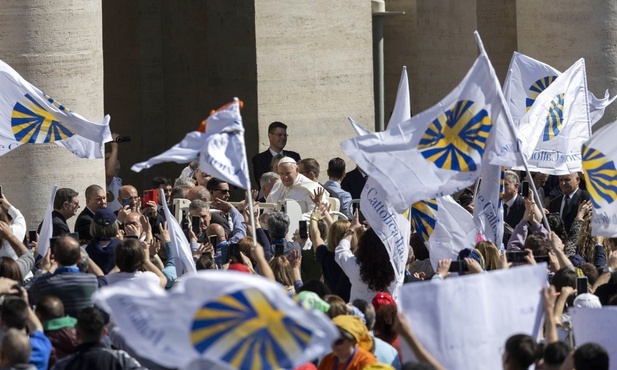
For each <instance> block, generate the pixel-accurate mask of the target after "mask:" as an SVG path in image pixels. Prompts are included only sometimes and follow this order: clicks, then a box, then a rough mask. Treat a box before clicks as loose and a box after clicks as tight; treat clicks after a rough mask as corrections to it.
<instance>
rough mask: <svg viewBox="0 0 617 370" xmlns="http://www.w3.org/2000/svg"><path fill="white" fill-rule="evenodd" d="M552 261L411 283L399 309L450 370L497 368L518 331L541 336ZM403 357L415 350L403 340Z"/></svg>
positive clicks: (405, 287)
mask: <svg viewBox="0 0 617 370" xmlns="http://www.w3.org/2000/svg"><path fill="white" fill-rule="evenodd" d="M545 285H546V264H544V265H542V264H540V265H538V266H529V265H528V266H520V267H516V268H511V269H508V270H497V271H491V272H488V273H483V274H473V275H469V276H461V277H451V278H447V279H446V280H445V281H431V282H425V283H421V284H405V285H403V287H402V288H401V292H400V299H399V302H398V303H399V306H398V307H399V311H400V312H402V313H403V314H404V315H405V317H406V318H407V320H408V321H409V326H411V327H412V328H413V330H414V332H415V333H416V335H417V338H418V340H419V341H420V342H421V343H422V345H423V346H424V347H425V348H426V351H427V352H428V353H430V354H431V355H432V356H433V357H434V358H435V359H436V360H437V361H438V362H439V363H440V364H441V366H442V367H443V368H444V369H456V370H495V369H501V368H502V354H503V352H504V345H505V343H506V341H507V340H508V338H509V337H510V336H512V335H514V334H519V333H523V334H528V335H530V336H532V337H534V338H536V337H537V334H538V332H539V331H540V328H541V324H542V296H541V294H540V292H541V290H542V287H543V286H545ZM401 350H402V356H403V357H404V358H405V359H408V358H409V356H410V354H411V351H410V350H409V349H408V347H407V346H406V345H405V344H404V343H402V344H401Z"/></svg>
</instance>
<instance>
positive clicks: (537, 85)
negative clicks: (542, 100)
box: [525, 76, 557, 110]
mask: <svg viewBox="0 0 617 370" xmlns="http://www.w3.org/2000/svg"><path fill="white" fill-rule="evenodd" d="M556 78H557V76H546V77H542V78H541V79H539V80H537V81H536V82H534V83H533V84H532V85H531V86H529V90H527V99H526V100H525V106H526V110H529V109H531V106H532V105H533V103H534V102H535V101H536V99H537V98H538V95H540V93H542V91H544V90H545V89H546V88H547V87H548V86H549V85H550V84H552V83H553V81H555V79H556Z"/></svg>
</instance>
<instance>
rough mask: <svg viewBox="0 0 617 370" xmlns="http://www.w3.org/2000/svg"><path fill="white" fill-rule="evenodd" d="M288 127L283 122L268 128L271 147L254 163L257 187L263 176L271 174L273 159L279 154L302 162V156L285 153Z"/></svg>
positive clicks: (256, 157)
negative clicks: (267, 173)
mask: <svg viewBox="0 0 617 370" xmlns="http://www.w3.org/2000/svg"><path fill="white" fill-rule="evenodd" d="M287 136H288V135H287V125H286V124H284V123H282V122H272V123H271V124H270V126H268V140H269V141H270V146H269V147H268V149H266V151H265V152H262V153H259V154H257V155H255V156H254V157H253V159H252V161H253V178H254V179H255V183H257V187H259V179H261V175H263V174H264V173H266V172H270V171H271V168H270V163H271V162H272V158H273V157H274V156H275V155H277V154H283V155H285V156H286V157H291V158H293V159H294V160H295V161H296V162H298V161H300V154H298V153H296V152H292V151H290V150H285V151H283V148H285V145H287Z"/></svg>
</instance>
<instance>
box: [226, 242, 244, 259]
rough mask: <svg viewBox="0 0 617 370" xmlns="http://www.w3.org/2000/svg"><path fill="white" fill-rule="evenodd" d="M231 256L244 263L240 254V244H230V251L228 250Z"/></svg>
mask: <svg viewBox="0 0 617 370" xmlns="http://www.w3.org/2000/svg"><path fill="white" fill-rule="evenodd" d="M227 253H228V255H229V258H233V259H234V260H235V261H236V262H238V263H242V255H241V254H240V244H238V243H232V244H229V251H228V252H227Z"/></svg>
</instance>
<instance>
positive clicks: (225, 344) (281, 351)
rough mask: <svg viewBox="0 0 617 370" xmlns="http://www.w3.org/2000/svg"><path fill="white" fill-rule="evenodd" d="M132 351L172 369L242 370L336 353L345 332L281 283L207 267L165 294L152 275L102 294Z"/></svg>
mask: <svg viewBox="0 0 617 370" xmlns="http://www.w3.org/2000/svg"><path fill="white" fill-rule="evenodd" d="M94 301H95V304H96V305H97V306H99V307H101V308H103V309H104V310H105V311H107V312H109V313H110V314H111V318H112V320H113V321H114V322H115V323H116V325H117V326H118V327H119V329H120V332H121V333H122V335H123V337H124V338H125V339H126V341H127V342H128V343H130V345H131V348H132V349H133V350H134V351H135V352H136V353H138V354H139V355H140V356H143V357H145V358H147V359H150V360H152V361H154V362H156V363H157V364H160V365H162V366H166V367H172V368H180V369H186V368H188V367H189V366H190V365H191V363H194V362H199V360H200V359H209V360H211V361H214V362H216V363H219V364H221V365H226V366H228V367H232V368H236V369H280V368H285V369H289V368H293V367H295V366H298V365H300V364H303V363H306V362H308V361H311V360H313V359H315V358H319V357H321V356H323V355H325V354H327V353H329V352H331V351H332V349H331V347H330V345H331V343H332V342H333V341H335V340H336V339H337V338H338V337H339V331H338V329H336V327H335V326H334V325H333V324H332V322H331V321H330V319H328V317H327V316H325V315H324V314H323V313H321V312H320V311H317V310H314V309H305V308H303V306H301V305H299V304H298V303H296V302H294V301H293V300H292V299H291V298H290V297H289V296H288V295H287V293H286V291H285V290H284V289H283V287H282V286H281V285H280V284H279V283H276V282H273V281H270V280H267V279H264V278H262V277H259V276H257V275H250V274H245V273H239V272H233V271H200V272H199V273H197V274H193V275H190V276H188V277H186V279H182V280H181V281H180V283H179V284H178V285H177V286H175V287H174V289H172V290H170V291H168V292H165V291H162V290H161V289H160V288H158V286H156V285H155V284H153V283H151V282H149V281H146V280H140V279H136V280H132V281H123V282H121V283H118V284H116V285H113V286H109V287H104V288H102V289H100V290H99V291H97V292H96V293H95V295H94Z"/></svg>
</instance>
